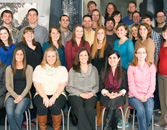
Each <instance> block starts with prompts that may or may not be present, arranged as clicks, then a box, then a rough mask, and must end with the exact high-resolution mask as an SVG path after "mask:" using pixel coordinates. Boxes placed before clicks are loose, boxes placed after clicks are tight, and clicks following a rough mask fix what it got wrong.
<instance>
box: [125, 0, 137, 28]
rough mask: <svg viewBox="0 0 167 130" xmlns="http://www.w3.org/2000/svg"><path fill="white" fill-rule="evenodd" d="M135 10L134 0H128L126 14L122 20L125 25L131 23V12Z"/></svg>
mask: <svg viewBox="0 0 167 130" xmlns="http://www.w3.org/2000/svg"><path fill="white" fill-rule="evenodd" d="M136 10H137V7H136V3H135V2H134V1H131V2H129V4H128V14H129V15H128V16H126V17H124V18H123V20H122V21H123V22H124V23H126V24H127V25H131V24H133V20H132V14H133V12H135V11H136Z"/></svg>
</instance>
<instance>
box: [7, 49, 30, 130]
mask: <svg viewBox="0 0 167 130" xmlns="http://www.w3.org/2000/svg"><path fill="white" fill-rule="evenodd" d="M32 73H33V68H32V67H31V66H30V65H27V62H26V53H25V50H24V49H23V48H22V47H16V48H15V49H14V52H13V58H12V64H11V65H10V66H8V67H7V69H6V89H7V91H8V92H7V94H6V98H5V108H6V113H7V119H8V123H9V125H10V129H11V130H21V124H22V121H23V113H24V111H25V110H26V109H27V108H28V107H29V106H30V98H31V94H30V92H29V91H30V89H31V85H32Z"/></svg>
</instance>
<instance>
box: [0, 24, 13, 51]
mask: <svg viewBox="0 0 167 130" xmlns="http://www.w3.org/2000/svg"><path fill="white" fill-rule="evenodd" d="M1 30H6V31H7V33H8V35H9V37H8V44H9V47H11V46H12V45H13V41H12V37H11V35H10V32H9V30H8V28H6V27H4V26H2V27H1V28H0V31H1ZM0 45H1V47H2V48H3V49H4V50H5V51H7V50H8V49H7V48H6V46H5V44H4V43H3V41H2V40H1V38H0Z"/></svg>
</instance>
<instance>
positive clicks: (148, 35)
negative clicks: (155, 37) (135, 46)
mask: <svg viewBox="0 0 167 130" xmlns="http://www.w3.org/2000/svg"><path fill="white" fill-rule="evenodd" d="M141 26H144V27H145V28H146V29H147V30H148V33H147V37H146V39H148V38H149V37H151V35H152V29H151V26H150V25H148V24H147V23H141V24H140V25H139V30H138V37H139V38H140V39H142V37H141V35H140V33H139V32H140V27H141Z"/></svg>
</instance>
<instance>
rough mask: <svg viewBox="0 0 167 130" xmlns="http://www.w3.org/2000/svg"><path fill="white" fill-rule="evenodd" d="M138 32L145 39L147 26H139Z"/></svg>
mask: <svg viewBox="0 0 167 130" xmlns="http://www.w3.org/2000/svg"><path fill="white" fill-rule="evenodd" d="M139 34H140V36H141V38H142V39H145V38H146V37H147V34H148V30H147V28H146V27H145V26H140V28H139Z"/></svg>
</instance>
